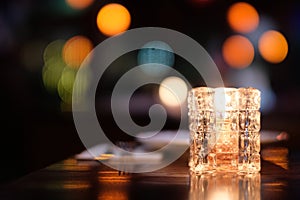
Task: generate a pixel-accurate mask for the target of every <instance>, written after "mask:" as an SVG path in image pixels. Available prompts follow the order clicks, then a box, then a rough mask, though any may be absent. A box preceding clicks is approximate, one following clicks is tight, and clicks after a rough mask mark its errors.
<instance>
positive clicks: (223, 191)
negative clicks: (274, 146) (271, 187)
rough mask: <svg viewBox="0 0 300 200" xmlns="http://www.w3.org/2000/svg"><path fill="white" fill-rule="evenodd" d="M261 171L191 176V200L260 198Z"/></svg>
mask: <svg viewBox="0 0 300 200" xmlns="http://www.w3.org/2000/svg"><path fill="white" fill-rule="evenodd" d="M260 181H261V179H260V173H256V174H249V175H237V174H233V173H229V174H228V173H217V174H205V175H200V176H198V175H194V174H191V176H190V196H189V199H190V200H196V199H197V200H198V199H208V200H217V199H224V200H235V199H237V200H238V199H256V200H260V186H261V183H260Z"/></svg>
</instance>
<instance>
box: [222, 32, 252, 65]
mask: <svg viewBox="0 0 300 200" xmlns="http://www.w3.org/2000/svg"><path fill="white" fill-rule="evenodd" d="M222 54H223V58H224V60H225V62H226V63H227V64H228V65H229V66H231V67H233V68H245V67H247V66H249V65H250V64H251V63H252V61H253V59H254V47H253V45H252V43H251V42H250V41H249V40H248V39H247V38H246V37H244V36H241V35H234V36H231V37H229V38H227V39H226V40H225V42H224V44H223V48H222Z"/></svg>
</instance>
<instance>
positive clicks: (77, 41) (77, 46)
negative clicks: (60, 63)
mask: <svg viewBox="0 0 300 200" xmlns="http://www.w3.org/2000/svg"><path fill="white" fill-rule="evenodd" d="M92 49H93V44H92V42H91V41H90V40H89V39H88V38H86V37H84V36H74V37H72V38H70V39H69V40H68V41H67V42H66V43H65V45H64V47H63V52H62V53H63V58H64V61H65V63H66V64H67V65H68V66H69V67H72V68H79V67H80V65H81V63H82V62H83V60H84V59H85V58H86V56H87V55H88V54H89V53H90V52H91V51H92Z"/></svg>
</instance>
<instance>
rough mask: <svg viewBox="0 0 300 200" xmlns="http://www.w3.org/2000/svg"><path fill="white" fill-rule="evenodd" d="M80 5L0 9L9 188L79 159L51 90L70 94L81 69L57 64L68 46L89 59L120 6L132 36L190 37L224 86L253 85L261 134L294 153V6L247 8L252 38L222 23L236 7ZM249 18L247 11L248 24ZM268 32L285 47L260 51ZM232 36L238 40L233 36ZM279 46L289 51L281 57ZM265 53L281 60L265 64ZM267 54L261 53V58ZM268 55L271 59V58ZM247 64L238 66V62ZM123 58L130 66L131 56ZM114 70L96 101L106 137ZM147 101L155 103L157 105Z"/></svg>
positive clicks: (191, 0) (169, 1)
mask: <svg viewBox="0 0 300 200" xmlns="http://www.w3.org/2000/svg"><path fill="white" fill-rule="evenodd" d="M74 2H75V3H74ZM76 2H77V3H76ZM78 2H80V1H72V0H69V1H65V0H45V1H38V0H9V1H8V0H3V1H1V3H0V5H1V6H0V47H1V48H0V64H1V67H0V74H1V79H0V87H1V92H0V95H1V105H2V106H1V107H2V109H1V116H2V117H1V140H0V141H1V142H0V147H1V148H0V150H1V155H2V157H1V159H0V160H1V164H0V179H1V181H9V180H13V179H15V178H17V177H20V176H22V175H24V174H26V173H29V172H31V171H34V170H36V169H39V168H43V167H45V166H47V165H49V164H51V163H54V162H57V161H59V160H62V159H64V158H67V157H69V156H71V155H74V154H75V153H79V152H80V151H82V150H84V146H83V145H82V143H81V141H80V139H79V137H78V135H77V132H76V129H75V126H74V123H73V119H72V113H71V102H70V91H71V90H70V88H66V87H64V85H63V89H61V87H59V86H58V85H59V84H64V83H65V82H63V81H64V80H67V81H66V82H67V83H70V82H71V86H70V84H66V85H68V86H70V87H71V88H72V80H73V79H72V78H73V77H74V75H75V74H76V70H77V69H78V66H76V65H78V62H81V61H82V60H80V59H79V61H78V60H76V58H75V61H74V58H72V56H71V61H69V62H71V64H70V63H68V61H67V60H63V59H67V56H66V55H65V54H64V56H63V58H62V56H61V52H63V51H64V49H66V47H65V44H66V43H68V42H69V43H71V42H72V41H75V39H77V40H76V41H80V42H81V43H80V42H79V43H80V45H81V46H79V47H80V48H81V49H83V50H84V51H83V54H84V53H88V52H89V51H90V50H91V49H92V48H93V47H95V46H96V45H97V44H99V43H101V42H102V41H103V40H105V39H106V38H107V37H108V35H107V34H103V32H101V31H100V30H99V28H98V26H97V23H96V19H97V14H98V12H99V10H100V9H101V8H103V7H104V6H105V5H107V4H109V3H119V4H122V5H123V6H124V7H126V8H127V10H128V11H129V13H130V15H131V22H130V26H129V29H133V28H138V27H147V26H152V27H164V28H170V29H174V30H177V31H180V32H182V33H184V34H186V35H188V36H190V37H192V38H193V39H194V40H196V41H197V42H198V43H200V44H201V45H202V46H203V47H204V48H205V49H206V50H207V51H208V52H209V54H210V55H211V57H212V58H213V60H214V61H215V63H216V64H217V66H218V67H219V70H220V72H221V73H222V76H223V79H224V82H225V84H226V85H227V86H236V87H239V86H253V87H257V88H259V89H260V90H261V91H262V93H263V96H262V98H263V100H262V110H261V111H262V129H266V130H278V131H287V132H288V133H289V134H290V141H291V142H290V145H291V146H290V148H292V149H297V146H299V145H300V142H298V139H300V137H299V133H298V132H299V131H298V124H299V123H300V103H299V102H300V93H299V91H300V90H299V89H300V78H299V73H300V69H299V63H300V56H299V55H300V54H299V53H300V49H299V48H300V3H298V2H296V1H295V2H294V1H284V2H283V1H272V2H270V1H245V2H248V3H249V4H250V5H252V6H253V8H254V9H255V10H256V11H257V13H258V16H259V21H258V25H257V26H255V24H254V25H253V26H254V28H253V30H250V31H248V30H247V28H249V27H247V26H246V27H244V28H243V26H242V28H241V30H239V29H238V28H237V29H235V26H234V23H235V22H232V23H233V24H230V22H229V21H228V13H229V9H230V8H231V6H232V5H234V4H235V3H237V2H239V1H228V0H165V1H154V0H142V1H141V0H131V1H129V0H123V1H108V0H105V1H99V0H94V1H93V0H90V1H86V0H82V1H81V4H80V3H79V4H78ZM82 2H86V5H85V4H84V3H83V4H82ZM76 5H77V7H76ZM250 11H251V10H250ZM250 11H249V12H250ZM245 13H247V12H246V11H245ZM242 14H243V13H242ZM252 14H253V13H251V12H250V14H249V15H252ZM242 16H243V15H242ZM254 16H255V13H254ZM233 21H234V19H233ZM254 21H255V19H254ZM247 23H248V22H247ZM247 23H246V24H247ZM251 23H252V22H251V21H250V22H249V24H251ZM237 27H239V25H237ZM250 29H251V26H250ZM269 30H275V31H278V32H276V33H280V34H281V36H283V39H282V38H281V37H279V42H278V41H277V42H276V37H277V36H278V34H277V35H276V34H275V36H271V39H270V40H271V41H272V38H273V39H274V38H275V39H274V41H275V42H274V44H273V43H272V42H271V43H272V44H270V45H269V46H268V39H266V42H265V44H264V43H263V41H261V37H262V35H263V34H264V33H265V32H266V31H269ZM273 33H274V32H273ZM236 35H239V36H237V37H233V36H236ZM266 37H267V36H266ZM72 38H73V40H72V41H70V40H71V39H72ZM74 38H75V39H74ZM230 38H231V40H230ZM241 38H242V39H241ZM277 38H278V37H277ZM232 39H241V40H232ZM280 39H281V40H280ZM259 41H261V45H262V46H261V49H260V47H259V46H260V42H259ZM285 41H287V44H288V49H287V50H288V51H287V53H286V52H285V49H286V46H285ZM230 42H233V43H232V44H231V43H230ZM225 44H227V46H226V45H225ZM239 45H240V46H239ZM70 46H71V47H70V48H71V49H72V48H73V47H72V45H70ZM75 46H76V45H75ZM239 48H241V49H240V50H239ZM270 49H271V50H272V49H279V51H278V52H275V53H274V52H273V54H274V55H272V51H271V50H270ZM73 51H74V50H73ZM264 51H267V53H265V54H264ZM268 51H271V53H269V54H268ZM71 54H72V50H71ZM74 54H76V53H74ZM252 54H253V55H252ZM270 54H271V55H270ZM76 55H77V56H78V55H79V54H76ZM84 55H86V54H84ZM245 55H246V58H245V60H243V59H242V60H241V57H242V58H243V56H245ZM247 55H252V57H251V56H250V57H249V56H247ZM264 55H265V57H264ZM80 56H81V57H82V55H79V57H80ZM128 56H129V57H130V56H131V58H132V57H136V56H137V52H132V53H131V54H130V55H128ZM72 59H73V60H72ZM176 59H177V60H176V62H175V64H174V67H175V68H176V67H178V66H179V65H184V64H182V63H184V61H180V58H176ZM178 60H179V61H178ZM64 62H65V63H64ZM72 62H73V64H74V63H75V64H74V66H75V67H74V66H73V67H72V66H71V67H69V68H67V67H68V66H67V67H66V66H65V65H72ZM122 63H123V65H127V66H131V67H133V66H134V65H136V64H138V62H131V61H128V63H127V64H124V63H126V59H125V60H124V59H123V61H122ZM185 65H188V64H185ZM118 66H119V65H118V64H115V65H114V66H112V67H111V68H110V70H108V71H107V72H106V74H105V76H104V77H102V81H103V83H105V84H104V87H103V89H102V91H98V92H97V99H98V100H97V106H96V107H97V110H98V111H99V113H100V115H101V117H99V118H100V119H101V121H102V122H101V123H102V124H105V126H107V129H109V130H111V131H112V129H110V128H111V127H115V126H114V123H113V119H112V118H111V116H110V115H109V111H107V110H106V109H105V107H106V104H105V102H107V98H108V97H109V94H110V93H111V90H112V88H113V85H114V83H115V82H116V80H118V78H119V77H120V76H121V75H122V73H124V68H118ZM188 69H189V68H187V69H186V70H185V71H184V70H183V71H184V72H182V73H186V74H190V76H191V78H192V80H194V82H193V83H192V85H193V86H198V85H201V84H199V83H197V81H195V80H196V79H197V77H196V78H195V77H193V72H192V70H190V71H189V70H188ZM125 71H126V70H125ZM64 73H65V74H68V75H66V77H67V78H64V79H63V80H62V81H60V80H61V78H62V77H61V76H62V74H64ZM70 77H71V78H70ZM56 86H57V87H56ZM152 90H153V91H156V90H157V88H154V89H153V88H151V87H150V88H149V87H148V88H147V87H145V88H144V89H143V92H145V91H146V93H145V94H144V95H140V97H139V98H137V100H136V101H137V102H138V101H139V100H141V101H145V99H147V95H148V94H149V91H151V92H150V96H151V95H152V96H151V97H153V94H154V92H153V91H152ZM147 91H148V93H147ZM141 94H143V93H142V92H141ZM153 99H154V100H153V101H155V99H156V98H155V97H153ZM145 102H147V103H141V104H138V103H136V104H134V105H136V106H137V107H138V106H139V105H140V107H142V108H143V106H144V107H146V108H147V107H149V106H150V105H151V101H145ZM107 113H108V114H107ZM142 121H143V120H142ZM138 123H141V124H143V122H138ZM176 126H177V125H176V117H170V120H169V121H168V124H167V125H166V127H165V128H166V129H169V128H170V129H172V128H176ZM114 133H115V134H114V135H113V136H112V138H113V139H114V140H117V139H128V138H127V137H126V136H124V135H122V136H120V135H118V133H119V132H118V130H116V131H115V132H114Z"/></svg>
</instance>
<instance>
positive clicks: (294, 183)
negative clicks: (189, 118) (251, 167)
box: [0, 146, 300, 200]
mask: <svg viewBox="0 0 300 200" xmlns="http://www.w3.org/2000/svg"><path fill="white" fill-rule="evenodd" d="M261 154H262V171H261V173H260V174H258V175H257V176H256V177H255V178H254V179H253V180H252V179H251V178H250V179H249V177H242V176H237V175H232V176H231V175H225V176H213V177H206V176H203V177H197V178H196V179H195V177H194V176H191V175H190V174H189V170H188V167H187V153H186V154H184V155H183V156H182V157H181V158H180V159H178V160H177V161H176V162H174V163H173V164H171V165H169V166H168V167H166V168H163V169H161V170H158V171H155V172H151V173H140V174H127V173H119V172H118V171H116V170H113V169H110V168H108V167H106V166H104V165H103V164H101V163H99V162H97V161H78V160H75V159H74V158H69V159H67V160H63V161H62V162H59V163H57V164H54V165H51V166H49V167H47V168H45V169H42V170H39V171H36V172H34V173H31V174H29V175H27V176H25V177H22V178H20V179H19V180H17V181H14V182H12V183H10V184H7V185H5V186H2V187H1V192H0V199H1V200H11V199H30V200H35V199H37V200H48V199H49V200H65V199H68V200H72V199H78V200H79V199H80V200H83V199H84V200H89V199H91V200H93V199H97V200H100V199H105V200H109V199H118V200H123V199H143V200H145V199H154V200H157V199H190V200H195V199H203V198H207V199H234V198H236V199H253V198H255V199H299V198H300V157H299V154H298V152H291V151H290V150H289V149H288V148H286V147H282V146H275V147H273V146H266V147H263V148H262V151H261ZM224 192H225V193H224ZM228 195H229V196H228Z"/></svg>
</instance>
